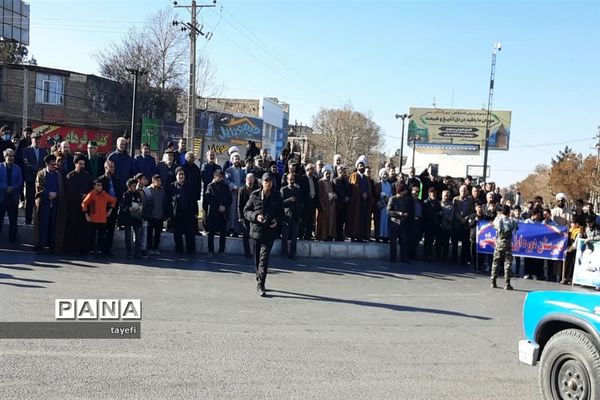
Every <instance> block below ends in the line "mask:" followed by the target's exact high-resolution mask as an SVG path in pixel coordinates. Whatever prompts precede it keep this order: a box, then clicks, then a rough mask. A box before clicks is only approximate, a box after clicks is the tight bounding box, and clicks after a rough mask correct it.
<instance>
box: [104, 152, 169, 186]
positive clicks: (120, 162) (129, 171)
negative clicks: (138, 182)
mask: <svg viewBox="0 0 600 400" xmlns="http://www.w3.org/2000/svg"><path fill="white" fill-rule="evenodd" d="M107 160H110V161H112V162H114V163H115V175H116V176H118V177H119V184H120V185H121V191H122V192H123V193H124V192H125V190H127V188H126V187H125V185H126V184H127V179H129V178H133V176H134V175H135V160H134V159H133V157H131V156H130V155H129V154H127V152H119V151H113V152H112V153H110V154H109V155H108V157H107ZM163 184H164V183H163Z"/></svg>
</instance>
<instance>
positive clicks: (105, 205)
mask: <svg viewBox="0 0 600 400" xmlns="http://www.w3.org/2000/svg"><path fill="white" fill-rule="evenodd" d="M116 204H117V199H116V198H114V197H113V196H111V195H110V194H108V193H106V192H105V191H104V190H103V189H102V181H101V180H99V179H96V180H95V181H94V189H92V191H91V192H89V193H88V194H87V195H86V196H85V198H84V199H83V202H82V203H81V209H82V210H83V212H84V214H85V219H86V220H87V222H88V223H89V225H90V246H89V248H90V255H91V256H92V257H96V255H97V254H99V253H100V250H101V249H103V248H104V241H105V239H104V236H105V233H106V220H107V219H108V217H110V214H111V213H112V211H113V209H114V208H115V207H116ZM96 233H97V234H98V240H97V241H96Z"/></svg>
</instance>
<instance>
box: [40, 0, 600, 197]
mask: <svg viewBox="0 0 600 400" xmlns="http://www.w3.org/2000/svg"><path fill="white" fill-rule="evenodd" d="M179 3H180V4H187V3H189V2H187V1H183V0H182V1H179ZM199 3H201V2H199ZM30 4H31V13H32V25H31V46H30V53H31V54H33V55H34V56H35V57H36V58H37V60H38V62H39V63H40V65H44V66H52V67H57V68H64V69H69V70H75V71H81V72H85V73H97V65H96V63H95V61H94V60H93V59H92V58H91V54H93V53H94V52H95V51H97V50H98V49H101V48H103V47H105V46H106V45H107V44H108V43H110V42H111V41H115V40H119V38H120V37H121V35H122V34H123V33H124V32H126V30H127V28H128V27H129V26H132V25H136V24H137V25H140V24H141V23H143V21H144V20H145V19H146V17H147V16H148V15H149V14H153V13H155V12H156V11H158V10H160V9H164V8H168V7H170V6H171V5H172V3H171V2H170V1H168V0H128V1H123V0H120V1H116V0H103V1H97V0H86V1H81V0H31V1H30ZM221 6H222V9H221ZM179 13H180V15H181V17H182V18H186V19H187V18H189V14H188V13H187V11H185V10H180V11H179ZM201 19H202V20H203V22H204V23H205V25H206V30H214V36H213V38H212V40H211V41H210V42H208V43H202V42H199V49H201V50H202V51H204V52H205V54H206V55H207V56H208V57H209V58H210V59H211V61H212V63H213V64H214V66H215V68H216V75H217V80H218V81H219V82H220V83H223V84H224V85H225V90H224V92H223V95H224V96H228V97H259V96H274V97H278V98H279V99H281V100H283V101H286V102H288V103H290V111H291V112H290V120H291V122H294V121H298V122H302V123H304V124H310V122H311V118H312V116H313V115H314V114H315V113H316V112H317V111H318V110H319V108H320V106H326V107H338V106H342V105H343V104H345V103H348V102H351V103H352V104H353V105H354V106H355V107H356V108H357V109H359V110H364V111H366V110H370V111H371V112H372V116H373V119H374V120H375V122H377V123H378V124H379V125H380V126H381V127H382V128H383V130H384V135H385V136H384V138H385V146H384V149H385V150H387V151H388V152H390V153H391V152H393V151H394V150H395V149H397V148H399V146H400V138H399V136H400V135H399V134H400V122H399V121H397V120H396V119H395V118H394V114H396V113H404V112H408V109H409V107H411V106H413V107H430V106H431V105H432V103H433V101H434V99H435V101H436V104H437V106H438V107H451V106H452V107H455V108H481V107H485V106H486V104H487V89H488V82H489V73H490V60H491V51H492V47H493V44H494V42H496V41H500V42H501V43H502V46H503V48H502V51H501V53H500V54H499V55H498V58H497V67H496V87H495V94H494V104H493V108H494V109H506V110H512V111H513V119H512V132H511V143H510V146H511V149H510V151H508V152H491V153H490V165H491V166H492V177H491V179H492V180H495V181H496V182H498V183H500V184H501V185H506V184H509V183H512V182H514V181H516V180H518V179H521V178H523V177H525V176H526V175H527V174H528V173H529V172H530V171H532V170H533V168H534V167H535V166H536V165H537V164H541V163H549V161H550V158H551V157H552V156H553V155H555V154H556V153H557V152H558V150H560V149H562V148H564V146H565V145H567V144H568V145H570V146H571V147H573V148H574V149H575V150H577V151H579V152H582V153H584V154H588V153H590V152H592V151H594V152H595V150H593V149H592V147H593V145H594V144H595V142H596V140H595V139H594V136H595V135H596V134H597V133H598V128H597V127H598V126H599V125H600V78H599V77H600V46H599V45H598V43H599V42H598V38H600V23H598V21H599V20H600V2H598V1H594V0H589V1H400V0H398V1H392V0H389V1H379V0H372V1H356V0H331V1H299V0H296V1H291V0H278V1H276V0H269V1H267V0H264V1H253V0H244V1H234V0H220V1H219V3H218V4H217V7H216V8H214V9H204V10H202V11H201ZM442 172H443V171H442Z"/></svg>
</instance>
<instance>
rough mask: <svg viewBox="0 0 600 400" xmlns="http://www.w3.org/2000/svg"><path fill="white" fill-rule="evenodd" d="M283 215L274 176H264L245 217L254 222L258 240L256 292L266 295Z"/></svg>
mask: <svg viewBox="0 0 600 400" xmlns="http://www.w3.org/2000/svg"><path fill="white" fill-rule="evenodd" d="M282 216H283V202H282V201H281V196H280V195H279V193H277V192H275V191H273V178H271V175H269V174H268V173H265V174H263V176H262V188H261V189H259V190H257V191H255V192H253V193H252V194H251V195H250V199H249V200H248V203H247V204H246V206H245V207H244V217H245V218H246V219H247V220H248V221H250V223H251V224H252V226H251V228H250V236H251V237H252V238H253V239H254V240H255V241H256V245H255V250H254V260H255V265H256V282H257V283H256V292H257V293H258V295H259V296H261V297H264V296H265V295H266V291H265V290H266V289H265V283H266V280H267V272H268V268H269V258H270V257H271V249H272V248H273V242H274V241H275V239H276V238H277V236H278V235H279V229H280V225H281V219H282Z"/></svg>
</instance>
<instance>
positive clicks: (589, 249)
mask: <svg viewBox="0 0 600 400" xmlns="http://www.w3.org/2000/svg"><path fill="white" fill-rule="evenodd" d="M573 284H575V285H582V286H593V287H596V288H600V242H590V243H587V244H586V243H585V242H584V241H583V239H579V240H578V241H577V254H576V255H575V267H574V269H573Z"/></svg>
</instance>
